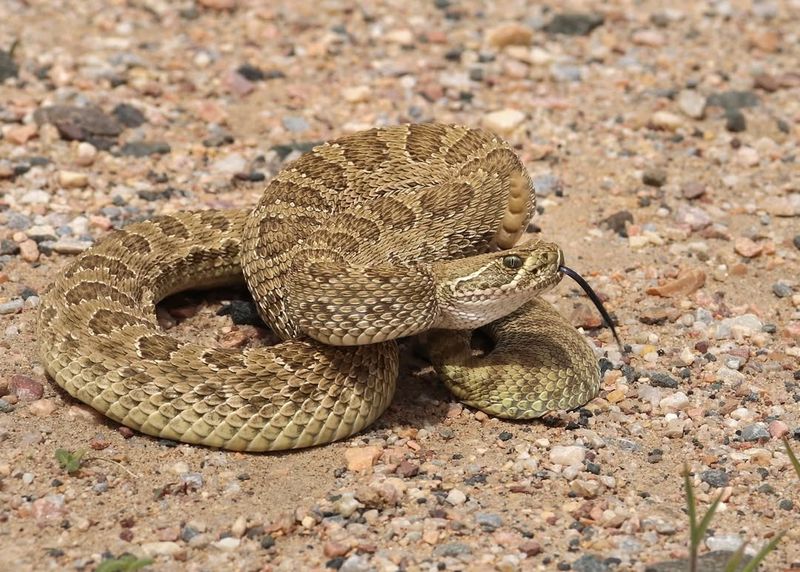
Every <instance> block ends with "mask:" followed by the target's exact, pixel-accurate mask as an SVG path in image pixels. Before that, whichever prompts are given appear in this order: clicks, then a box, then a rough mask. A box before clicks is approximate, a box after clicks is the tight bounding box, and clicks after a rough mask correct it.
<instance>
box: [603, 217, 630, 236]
mask: <svg viewBox="0 0 800 572" xmlns="http://www.w3.org/2000/svg"><path fill="white" fill-rule="evenodd" d="M629 224H633V215H632V214H631V212H630V211H619V212H615V213H614V214H612V215H609V216H607V217H606V218H604V219H603V220H601V221H600V226H601V227H602V226H606V227H608V228H610V229H611V230H613V231H614V232H615V233H617V234H618V235H619V236H621V237H623V238H625V237H627V236H628V225H629Z"/></svg>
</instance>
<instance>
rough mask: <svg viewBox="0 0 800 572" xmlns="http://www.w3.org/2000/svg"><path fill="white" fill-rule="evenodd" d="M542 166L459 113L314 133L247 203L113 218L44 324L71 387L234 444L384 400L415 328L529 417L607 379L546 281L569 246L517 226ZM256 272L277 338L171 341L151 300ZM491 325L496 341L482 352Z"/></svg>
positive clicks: (298, 433)
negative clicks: (476, 336)
mask: <svg viewBox="0 0 800 572" xmlns="http://www.w3.org/2000/svg"><path fill="white" fill-rule="evenodd" d="M534 205H535V195H534V192H533V187H532V184H531V180H530V178H529V176H528V173H527V172H526V170H525V168H524V167H523V166H522V164H521V163H520V161H519V159H518V157H517V156H516V154H515V153H514V152H513V150H512V149H511V148H510V147H509V146H508V145H507V144H506V143H505V142H504V141H502V140H501V139H499V138H498V137H496V136H495V135H493V134H491V133H488V132H486V131H482V130H476V129H469V128H466V127H461V126H455V125H441V124H419V125H402V126H392V127H385V128H377V129H371V130H368V131H363V132H359V133H354V134H351V135H347V136H345V137H342V138H340V139H337V140H334V141H330V142H328V143H325V144H322V145H320V146H317V147H315V148H314V149H313V150H311V151H310V152H308V153H306V154H305V155H303V156H301V157H300V158H299V159H297V160H296V161H294V162H292V163H290V164H289V165H287V166H286V167H285V168H284V169H283V170H282V171H281V172H280V173H278V174H277V175H276V177H275V178H274V179H273V180H272V181H271V182H270V183H269V185H268V186H267V188H266V190H265V192H264V194H263V196H262V197H261V199H260V201H259V202H258V204H257V206H256V207H255V208H254V209H253V210H231V211H198V212H186V213H179V214H172V215H166V216H159V217H156V218H154V219H152V220H150V221H146V222H139V223H134V224H130V225H128V226H126V227H124V228H123V229H120V230H117V231H115V232H113V233H110V234H109V235H108V236H106V237H105V238H104V239H102V240H101V241H99V242H98V243H97V244H96V245H95V246H93V247H92V248H90V249H88V250H87V251H85V252H83V253H82V254H80V255H79V256H77V257H76V258H75V259H74V260H73V261H71V262H70V263H69V264H68V265H67V266H66V268H65V269H64V271H63V272H62V273H61V274H60V275H59V276H58V277H57V278H56V280H55V281H54V283H53V284H52V286H51V287H50V288H49V289H48V290H47V292H46V293H45V294H44V295H43V297H42V300H41V305H40V311H39V320H38V330H37V339H38V347H39V355H40V357H41V359H42V361H43V363H44V366H45V369H46V371H47V373H48V374H49V375H50V376H51V377H52V378H53V379H54V380H55V381H56V382H57V383H58V385H60V386H61V387H62V388H64V389H65V390H66V391H67V392H68V393H69V394H70V395H72V396H74V397H76V398H77V399H79V400H81V401H82V402H84V403H87V404H88V405H90V406H91V407H93V408H94V409H96V410H97V411H99V412H101V413H102V414H104V415H105V416H107V417H109V418H111V419H113V420H115V421H117V422H119V423H122V424H123V425H126V426H128V427H130V428H133V429H136V430H138V431H141V432H143V433H146V434H148V435H153V436H157V437H163V438H168V439H173V440H178V441H183V442H186V443H194V444H202V445H208V446H212V447H221V448H225V449H231V450H240V451H270V450H280V449H292V448H299V447H307V446H312V445H319V444H323V443H328V442H331V441H334V440H337V439H342V438H345V437H347V436H349V435H352V434H354V433H356V432H358V431H360V430H362V429H363V428H365V427H367V426H368V425H369V424H370V423H372V422H373V421H374V420H375V419H376V418H378V417H379V416H380V415H381V414H382V413H383V411H384V410H385V409H386V408H387V407H388V405H389V403H390V401H391V399H392V397H393V394H394V391H395V385H396V380H397V376H398V371H399V370H398V362H399V358H398V346H397V342H396V341H395V340H396V339H397V338H400V337H403V336H411V335H414V334H419V333H425V332H427V333H426V334H424V336H425V338H424V341H425V344H426V346H427V351H428V354H429V357H430V359H431V361H432V363H433V365H434V367H435V369H436V370H437V372H438V373H439V375H440V376H441V377H442V379H443V381H444V383H445V384H446V385H447V386H448V387H449V388H450V389H451V390H452V392H453V393H454V394H455V395H456V396H457V397H458V398H459V399H461V400H462V401H464V402H465V403H467V404H469V405H472V406H474V407H477V408H480V409H483V410H485V411H487V412H489V413H491V414H493V415H497V416H501V417H508V418H515V419H524V418H532V417H537V416H540V415H542V414H544V413H545V412H547V411H550V410H555V409H571V408H575V407H578V406H580V405H582V404H583V403H585V402H586V401H588V400H589V399H591V398H592V397H594V396H595V395H596V393H597V392H598V389H599V371H598V367H597V361H596V358H595V356H594V353H593V351H592V349H591V347H590V346H589V345H588V344H587V342H586V341H585V340H584V339H583V337H582V336H581V334H580V333H579V332H578V331H576V330H575V329H574V328H573V327H572V326H571V325H570V324H569V323H568V322H567V321H566V320H565V319H564V318H563V317H561V316H560V315H559V314H558V313H557V312H556V311H555V309H554V308H553V307H552V306H550V305H549V304H547V303H546V302H545V301H543V300H542V299H541V298H539V294H541V293H542V292H544V291H546V290H548V289H549V288H551V287H552V286H554V285H555V284H556V283H558V281H559V280H560V279H561V273H560V272H559V267H560V265H561V263H562V262H563V255H562V253H561V250H560V249H559V248H558V247H557V246H556V245H554V244H552V243H549V242H545V241H542V240H534V241H532V242H528V243H525V244H522V245H518V246H517V245H515V243H516V242H517V241H518V239H519V238H520V237H521V235H522V233H523V231H524V230H525V228H526V226H527V224H528V221H529V219H530V217H531V215H532V213H533V212H534ZM243 278H244V280H245V281H246V283H247V285H248V288H249V290H250V292H251V293H252V295H253V297H254V299H255V301H256V305H257V308H258V311H259V314H260V315H261V317H262V318H263V319H264V321H265V322H266V323H267V324H268V325H269V326H270V327H271V328H272V329H273V330H274V332H275V333H276V334H277V336H279V338H281V339H282V340H283V341H281V342H280V343H278V344H277V345H274V346H269V347H254V348H249V349H244V350H241V349H230V348H213V347H204V346H201V345H199V344H196V343H185V342H179V341H177V340H175V339H174V338H172V337H170V336H169V335H167V334H166V333H165V332H164V331H163V330H161V329H160V328H159V326H158V323H157V321H156V317H155V304H156V303H158V302H159V301H160V300H162V299H163V298H165V297H166V296H169V295H171V294H173V293H175V292H178V291H181V290H184V289H188V288H198V287H201V288H210V287H214V286H220V285H225V284H232V283H237V282H238V283H240V282H241V281H242V279H243ZM476 328H483V329H484V330H485V331H486V333H487V334H488V336H489V338H491V340H492V341H493V346H494V347H493V349H491V350H490V351H489V352H488V353H487V354H486V355H484V356H478V355H475V353H474V352H473V351H472V347H471V342H470V339H471V334H472V331H473V330H475V329H476Z"/></svg>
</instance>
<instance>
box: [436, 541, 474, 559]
mask: <svg viewBox="0 0 800 572" xmlns="http://www.w3.org/2000/svg"><path fill="white" fill-rule="evenodd" d="M466 554H472V548H470V547H469V545H467V544H464V543H463V542H449V543H447V544H440V545H439V546H437V547H436V548H434V549H433V555H434V556H437V557H439V558H441V557H443V556H462V555H466Z"/></svg>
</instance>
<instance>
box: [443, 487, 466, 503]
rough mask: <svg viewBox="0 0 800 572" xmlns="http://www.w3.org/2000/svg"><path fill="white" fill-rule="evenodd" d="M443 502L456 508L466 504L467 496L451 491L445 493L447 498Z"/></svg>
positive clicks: (460, 492) (455, 490)
mask: <svg viewBox="0 0 800 572" xmlns="http://www.w3.org/2000/svg"><path fill="white" fill-rule="evenodd" d="M445 500H447V502H448V503H450V504H451V505H453V506H458V505H461V504H464V503H465V502H467V495H465V494H464V493H463V492H462V491H460V490H458V489H452V490H451V491H450V492H449V493H447V498H446V499H445Z"/></svg>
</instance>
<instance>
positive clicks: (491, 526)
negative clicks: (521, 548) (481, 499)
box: [475, 512, 503, 532]
mask: <svg viewBox="0 0 800 572" xmlns="http://www.w3.org/2000/svg"><path fill="white" fill-rule="evenodd" d="M475 522H476V523H477V524H478V526H480V527H481V528H482V529H483V530H485V531H486V532H494V531H495V530H497V529H498V528H500V527H501V526H503V519H502V518H501V517H500V516H498V515H496V514H491V513H487V512H478V513H476V514H475Z"/></svg>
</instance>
